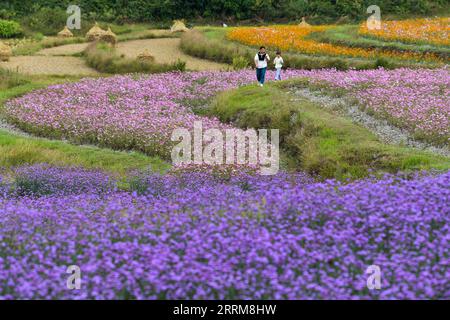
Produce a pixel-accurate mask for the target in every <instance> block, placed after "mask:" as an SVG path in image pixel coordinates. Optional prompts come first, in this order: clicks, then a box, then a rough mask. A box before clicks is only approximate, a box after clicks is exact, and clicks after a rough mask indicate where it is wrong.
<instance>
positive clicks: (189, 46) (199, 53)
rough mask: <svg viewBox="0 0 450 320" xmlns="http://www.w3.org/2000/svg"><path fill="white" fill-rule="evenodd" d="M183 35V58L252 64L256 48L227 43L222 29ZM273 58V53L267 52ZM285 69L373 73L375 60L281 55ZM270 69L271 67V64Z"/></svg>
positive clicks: (397, 64) (398, 63)
mask: <svg viewBox="0 0 450 320" xmlns="http://www.w3.org/2000/svg"><path fill="white" fill-rule="evenodd" d="M201 30H202V31H203V32H201V31H199V30H193V31H190V32H187V33H185V34H184V35H182V37H181V42H180V48H181V50H183V51H184V52H185V53H186V54H189V55H191V56H195V57H198V58H202V59H208V60H212V61H215V62H222V63H227V64H231V65H233V63H234V62H235V61H233V60H234V58H236V57H241V58H242V59H243V60H246V61H248V62H249V63H250V62H251V61H253V57H254V56H255V53H256V50H257V48H252V47H248V46H245V45H242V44H239V43H235V42H231V41H227V40H226V39H225V37H224V32H225V31H224V30H223V28H203V29H201ZM269 54H270V55H272V56H274V55H275V52H271V51H270V50H269ZM283 58H284V62H285V63H284V67H286V68H293V69H308V70H312V69H322V68H336V69H338V70H347V69H349V68H355V69H376V68H378V65H377V64H376V61H375V60H374V59H372V60H369V59H357V58H340V57H328V56H313V55H306V54H296V53H283ZM414 66H415V64H414V63H409V62H403V61H390V60H389V67H392V68H394V67H414ZM270 67H273V65H272V64H271V65H270Z"/></svg>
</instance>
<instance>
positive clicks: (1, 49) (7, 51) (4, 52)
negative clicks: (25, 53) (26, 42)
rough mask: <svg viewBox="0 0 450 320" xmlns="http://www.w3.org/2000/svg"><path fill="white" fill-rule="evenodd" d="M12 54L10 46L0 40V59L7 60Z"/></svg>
mask: <svg viewBox="0 0 450 320" xmlns="http://www.w3.org/2000/svg"><path fill="white" fill-rule="evenodd" d="M11 56H12V50H11V48H10V47H9V46H8V45H6V44H4V43H3V42H0V61H9V58H10V57H11Z"/></svg>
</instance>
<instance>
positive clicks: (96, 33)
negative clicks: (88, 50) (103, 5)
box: [86, 22, 106, 41]
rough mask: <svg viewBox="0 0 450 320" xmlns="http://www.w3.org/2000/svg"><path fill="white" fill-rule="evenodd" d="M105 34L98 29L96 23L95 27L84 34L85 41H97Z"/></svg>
mask: <svg viewBox="0 0 450 320" xmlns="http://www.w3.org/2000/svg"><path fill="white" fill-rule="evenodd" d="M105 32H106V31H105V30H103V29H102V28H100V27H99V26H98V24H97V22H96V23H95V25H94V26H93V27H92V28H91V29H90V30H89V31H88V32H87V33H86V39H87V41H95V40H99V39H100V37H101V36H102V34H104V33H105Z"/></svg>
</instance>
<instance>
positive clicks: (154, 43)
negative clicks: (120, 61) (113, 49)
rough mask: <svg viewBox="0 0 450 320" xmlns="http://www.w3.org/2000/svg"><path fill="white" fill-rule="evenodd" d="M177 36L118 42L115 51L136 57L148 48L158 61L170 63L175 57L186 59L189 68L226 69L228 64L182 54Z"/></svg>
mask: <svg viewBox="0 0 450 320" xmlns="http://www.w3.org/2000/svg"><path fill="white" fill-rule="evenodd" d="M179 44H180V39H179V38H162V39H145V40H131V41H125V42H119V43H118V45H117V52H118V53H119V54H123V55H125V56H126V57H129V58H136V57H137V55H138V54H139V53H141V52H142V51H144V50H145V49H148V51H149V52H150V54H152V55H153V56H154V57H155V61H156V62H159V63H171V62H174V61H176V60H177V59H181V60H183V61H186V68H188V69H190V70H226V69H227V68H228V67H229V66H228V65H226V64H222V63H216V62H212V61H208V60H203V59H198V58H194V57H191V56H189V55H187V54H184V53H183V52H182V51H181V49H180V48H179Z"/></svg>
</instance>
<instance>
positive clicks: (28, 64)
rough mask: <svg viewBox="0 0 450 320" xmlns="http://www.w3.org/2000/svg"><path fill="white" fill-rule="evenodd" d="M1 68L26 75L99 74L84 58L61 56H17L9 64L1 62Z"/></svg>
mask: <svg viewBox="0 0 450 320" xmlns="http://www.w3.org/2000/svg"><path fill="white" fill-rule="evenodd" d="M0 67H2V68H5V69H9V70H14V71H18V72H20V73H24V74H47V75H50V74H51V75H81V76H90V75H96V74H98V72H97V71H95V70H94V69H92V68H89V67H88V66H86V64H85V63H84V60H83V59H82V58H77V57H60V56H17V57H11V59H10V61H9V62H0Z"/></svg>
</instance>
